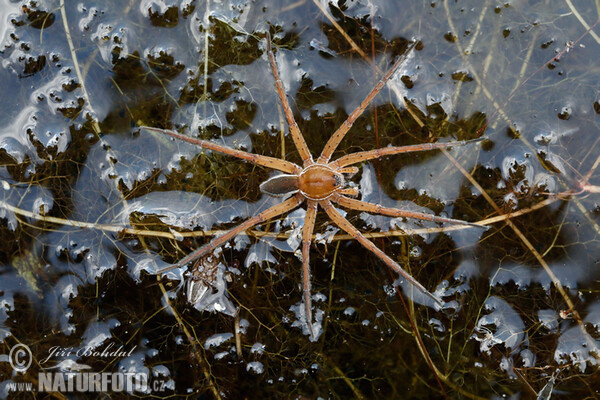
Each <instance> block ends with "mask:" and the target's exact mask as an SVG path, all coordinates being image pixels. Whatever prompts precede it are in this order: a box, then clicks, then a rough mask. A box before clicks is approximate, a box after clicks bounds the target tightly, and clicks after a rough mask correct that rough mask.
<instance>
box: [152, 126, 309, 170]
mask: <svg viewBox="0 0 600 400" xmlns="http://www.w3.org/2000/svg"><path fill="white" fill-rule="evenodd" d="M140 128H142V129H146V130H149V131H152V132H159V133H164V134H167V135H169V136H171V137H174V138H176V139H179V140H183V141H184V142H188V143H191V144H195V145H196V146H199V147H201V148H203V149H209V150H212V151H216V152H218V153H223V154H227V155H228V156H232V157H236V158H241V159H242V160H246V161H248V162H251V163H252V164H256V165H262V166H263V167H268V168H273V169H276V170H278V171H282V172H286V173H288V174H299V173H300V171H302V168H300V167H299V166H298V165H296V164H294V163H291V162H289V161H285V160H281V159H279V158H274V157H269V156H262V155H260V154H252V153H248V152H246V151H242V150H235V149H232V148H229V147H226V146H221V145H219V144H216V143H213V142H209V141H207V140H200V139H194V138H191V137H189V136H185V135H182V134H179V133H177V132H174V131H170V130H167V129H160V128H153V127H150V126H141V127H140Z"/></svg>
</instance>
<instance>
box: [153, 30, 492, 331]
mask: <svg viewBox="0 0 600 400" xmlns="http://www.w3.org/2000/svg"><path fill="white" fill-rule="evenodd" d="M413 48H414V44H413V45H412V46H411V47H410V48H409V49H408V50H407V52H406V53H405V54H409V53H410V52H411V51H412V50H413ZM267 53H268V56H269V62H270V64H271V69H272V71H273V76H274V77H275V87H276V88H277V93H278V95H279V98H280V100H281V103H282V105H283V109H284V112H285V116H286V119H287V122H288V125H289V129H290V134H291V136H292V139H293V141H294V145H295V146H296V149H297V150H298V153H299V155H300V157H301V158H302V166H300V165H297V164H294V163H291V162H289V161H285V160H282V159H278V158H273V157H269V156H263V155H259V154H252V153H248V152H245V151H241V150H236V149H232V148H230V147H226V146H222V145H219V144H216V143H213V142H210V141H206V140H200V139H194V138H190V137H189V136H185V135H181V134H179V133H177V132H173V131H167V130H164V129H158V128H151V127H144V128H145V129H148V130H151V131H156V132H161V133H165V134H168V135H170V136H172V137H174V138H177V139H180V140H184V141H186V142H189V143H193V144H195V145H197V146H200V147H202V148H205V149H209V150H211V151H216V152H219V153H223V154H227V155H229V156H232V157H236V158H239V159H242V160H245V161H247V162H250V163H253V164H256V165H260V166H263V167H268V168H273V169H276V170H278V171H280V172H282V173H283V174H282V175H277V176H274V177H273V178H271V179H269V180H267V181H266V182H264V183H263V184H262V185H260V190H261V191H262V192H263V193H266V194H269V195H271V196H284V195H291V196H290V197H289V198H287V199H286V200H284V201H282V202H281V203H279V204H277V205H275V206H273V207H271V208H269V209H267V210H265V211H262V212H261V213H259V214H258V215H255V216H254V217H252V218H250V219H248V220H246V221H244V222H242V223H241V224H239V225H237V226H236V227H234V228H232V229H230V230H229V231H227V232H226V233H225V234H223V235H221V236H218V237H215V238H213V239H212V240H211V241H210V242H209V243H207V244H205V245H204V246H202V247H200V248H199V249H196V250H195V251H193V252H192V253H190V254H188V255H187V256H186V257H184V258H182V259H181V260H180V261H179V262H178V263H177V264H174V265H171V266H169V267H167V268H164V269H162V270H160V271H158V273H161V274H162V273H164V272H167V271H170V270H172V269H175V268H180V267H184V266H185V265H186V264H188V263H190V262H192V261H194V260H196V259H198V258H199V257H202V256H203V255H205V254H208V253H210V252H212V251H213V250H214V249H216V248H217V247H219V246H221V245H222V244H223V243H226V242H227V241H229V240H231V239H233V238H234V237H235V236H236V235H237V234H239V233H241V232H244V231H245V230H247V229H250V228H252V227H253V226H255V225H258V224H260V223H262V222H264V221H267V220H270V219H272V218H275V217H277V216H279V215H281V214H284V213H287V212H289V211H291V210H293V209H295V208H297V207H298V206H300V205H301V204H303V203H306V217H305V220H304V226H303V228H302V291H303V293H304V305H305V313H306V315H305V317H306V323H307V324H308V328H309V331H310V332H311V337H313V338H314V337H315V336H314V330H313V325H312V307H311V297H310V292H311V284H310V271H309V255H310V244H311V241H312V235H313V230H314V227H315V219H316V214H317V208H318V207H320V208H322V209H323V210H325V212H326V213H327V215H328V216H329V217H330V218H331V220H332V221H333V222H334V223H335V224H336V225H337V226H339V227H340V228H341V229H342V230H343V231H345V232H346V233H348V234H349V235H350V236H352V237H353V238H354V239H356V240H357V241H358V242H360V244H362V245H363V246H364V247H366V248H367V249H368V250H369V251H371V252H372V253H373V254H375V255H376V256H377V257H379V258H380V259H381V260H382V261H383V262H385V263H386V264H387V265H388V266H389V267H390V268H391V269H392V270H393V271H395V272H396V273H398V274H399V275H400V276H402V277H403V278H404V279H406V280H407V281H408V282H410V283H411V284H412V285H413V286H415V287H416V288H417V289H418V290H419V291H421V292H422V293H424V294H425V295H427V296H428V297H430V298H431V299H433V300H434V301H435V302H436V303H437V304H438V305H442V304H443V302H442V300H441V299H440V298H438V297H437V296H435V295H433V294H432V293H430V292H429V291H428V290H427V289H425V287H423V285H421V284H420V283H419V282H418V281H417V280H415V279H414V278H413V277H412V276H411V275H410V274H409V273H408V272H406V271H405V270H404V269H403V268H402V267H401V266H400V265H398V263H397V262H396V261H394V260H393V259H392V258H390V257H389V256H388V255H387V254H385V253H384V252H383V251H382V250H381V249H379V248H378V247H377V246H375V244H373V242H371V241H370V240H369V239H367V238H366V237H365V236H364V235H363V234H362V233H361V232H360V231H359V230H358V229H356V228H355V227H354V226H353V225H352V224H351V223H350V222H349V221H348V220H347V219H346V218H345V217H344V216H343V215H342V214H341V213H340V212H339V211H337V210H336V208H335V207H334V206H333V204H334V203H335V204H337V205H339V206H342V207H345V208H348V209H351V210H357V211H364V212H369V213H373V214H379V215H385V216H389V217H403V218H416V219H421V220H426V221H434V222H440V223H451V224H462V225H471V226H477V227H480V228H481V227H482V226H481V225H477V224H474V223H470V222H465V221H461V220H456V219H452V218H444V217H438V216H435V215H432V214H427V213H419V212H411V211H406V210H401V209H398V208H390V207H384V206H381V205H379V204H373V203H367V202H365V201H361V200H358V199H355V198H353V197H356V196H357V195H358V189H357V188H355V187H345V180H344V174H353V173H356V172H357V171H358V168H357V167H355V166H353V165H354V164H358V163H361V162H364V161H369V160H374V159H377V158H380V157H383V156H390V155H394V154H400V153H407V152H413V151H424V150H433V149H444V148H448V147H452V146H457V145H462V144H465V143H472V142H473V141H468V142H461V143H425V144H416V145H410V146H402V147H394V146H390V147H385V148H381V149H375V150H367V151H359V152H356V153H351V154H348V155H346V156H343V157H340V158H338V159H336V160H333V161H330V159H331V156H332V155H333V153H334V152H335V150H336V149H337V147H338V145H339V144H340V142H341V141H342V139H343V138H344V136H345V135H346V133H348V131H349V130H350V128H351V127H352V125H353V124H354V122H355V121H356V119H357V118H358V117H359V116H360V115H361V114H362V113H363V112H364V111H365V109H366V108H367V106H368V105H369V104H370V103H371V101H372V100H373V99H374V98H375V96H376V95H377V93H379V92H380V91H381V89H383V87H384V86H385V84H386V83H387V81H388V80H389V79H390V78H391V77H392V75H393V74H394V72H395V71H396V70H397V69H398V67H399V66H400V65H401V64H402V62H403V61H404V59H405V57H400V59H399V60H398V61H396V63H395V64H394V66H393V67H392V68H391V69H390V70H389V71H388V72H387V73H386V74H385V75H384V77H383V78H381V80H380V81H379V82H378V83H377V85H375V87H374V88H373V89H372V90H371V92H370V93H369V94H368V96H367V97H366V98H365V100H363V102H362V103H361V104H360V105H359V106H358V108H356V110H354V111H353V112H352V113H351V114H350V116H348V119H346V121H344V123H343V124H342V125H341V126H340V128H338V130H336V131H335V132H334V133H333V135H331V137H330V138H329V140H328V141H327V143H326V144H325V147H324V149H323V151H322V152H321V154H320V156H319V157H318V159H317V160H316V161H314V160H313V158H312V155H311V154H310V151H309V150H308V146H307V145H306V142H305V140H304V137H303V136H302V133H301V132H300V129H299V128H298V125H297V124H296V121H295V120H294V116H293V113H292V110H291V108H290V105H289V103H288V101H287V98H286V94H285V90H284V89H283V84H282V82H281V79H280V78H279V73H278V70H277V64H276V63H275V57H274V55H273V51H272V49H271V38H270V37H269V35H268V34H267ZM475 141H477V139H476V140H475Z"/></svg>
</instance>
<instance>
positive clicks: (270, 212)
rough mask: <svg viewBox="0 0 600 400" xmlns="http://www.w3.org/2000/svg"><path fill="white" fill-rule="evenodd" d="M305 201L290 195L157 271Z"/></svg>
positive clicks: (186, 260) (184, 261) (196, 255)
mask: <svg viewBox="0 0 600 400" xmlns="http://www.w3.org/2000/svg"><path fill="white" fill-rule="evenodd" d="M303 201H304V198H303V197H302V196H300V195H296V196H293V197H290V198H289V199H287V200H285V201H284V202H282V203H279V204H276V205H274V206H273V207H270V208H268V209H266V210H265V211H263V212H261V213H259V214H258V215H256V216H254V217H252V218H250V219H248V220H246V221H244V222H242V223H241V224H239V225H238V226H236V227H234V228H231V229H230V230H228V231H227V232H225V233H224V234H223V235H221V236H219V237H216V238H214V239H213V240H211V241H210V242H208V243H207V244H205V245H204V246H202V247H200V248H198V249H196V250H194V251H193V252H191V253H190V254H188V255H187V256H185V257H184V258H182V259H181V260H179V262H177V264H173V265H170V266H168V267H166V268H163V269H161V270H159V271H157V273H159V274H164V273H165V272H168V271H171V270H173V269H176V268H181V267H183V266H184V265H185V264H187V263H189V262H192V261H194V260H196V259H198V258H200V257H202V256H203V255H205V254H206V253H209V252H211V251H213V250H214V249H216V248H217V247H219V246H221V245H222V244H223V243H225V242H228V241H229V240H231V239H233V238H234V237H235V236H236V235H237V234H238V233H240V232H243V231H245V230H247V229H250V228H252V227H253V226H254V225H258V224H260V223H262V222H264V221H267V220H269V219H271V218H275V217H277V216H278V215H281V214H283V213H286V212H288V211H291V210H293V209H294V208H296V207H298V206H299V205H300V204H302V202H303Z"/></svg>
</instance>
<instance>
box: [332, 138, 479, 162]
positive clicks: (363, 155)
mask: <svg viewBox="0 0 600 400" xmlns="http://www.w3.org/2000/svg"><path fill="white" fill-rule="evenodd" d="M483 140H484V138H478V139H473V140H466V141H463V142H450V143H423V144H413V145H409V146H390V147H383V148H381V149H375V150H367V151H359V152H356V153H352V154H348V155H347V156H343V157H340V158H338V159H337V160H335V161H333V162H332V163H330V166H331V167H333V168H334V169H335V168H343V167H346V166H348V165H352V164H356V163H359V162H362V161H368V160H373V159H375V158H380V157H383V156H391V155H394V154H402V153H411V152H415V151H428V150H435V149H447V148H449V147H456V146H465V145H467V144H471V143H477V142H481V141H483Z"/></svg>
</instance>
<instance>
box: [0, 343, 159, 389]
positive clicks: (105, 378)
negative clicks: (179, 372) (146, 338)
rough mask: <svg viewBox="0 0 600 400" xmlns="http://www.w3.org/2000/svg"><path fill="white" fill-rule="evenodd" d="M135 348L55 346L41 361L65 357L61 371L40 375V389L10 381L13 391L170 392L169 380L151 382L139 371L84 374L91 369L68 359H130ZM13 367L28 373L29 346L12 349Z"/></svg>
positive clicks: (30, 359) (10, 358)
mask: <svg viewBox="0 0 600 400" xmlns="http://www.w3.org/2000/svg"><path fill="white" fill-rule="evenodd" d="M133 350H135V347H134V348H133V349H132V350H130V351H128V352H126V351H124V350H123V347H122V346H120V347H117V348H115V346H114V345H112V344H109V345H108V346H106V347H105V348H104V349H103V350H97V349H94V348H92V347H83V348H81V349H77V350H76V349H73V348H62V347H58V346H56V347H52V348H51V349H50V355H49V356H48V357H45V358H44V359H43V360H42V361H40V362H39V364H40V365H42V364H44V363H46V362H48V361H49V360H50V359H52V358H53V357H61V358H63V361H61V362H60V363H58V365H56V366H54V367H49V368H46V370H47V369H54V368H57V369H59V370H60V372H39V373H38V376H37V382H38V384H37V388H34V385H33V384H32V383H31V382H16V381H13V382H9V383H8V384H7V387H8V390H9V391H13V392H14V391H19V392H23V391H26V392H33V391H36V389H37V391H38V392H127V393H134V392H137V393H145V394H149V393H151V392H164V391H165V390H166V389H167V386H166V383H167V382H166V381H163V380H158V379H154V380H152V382H150V381H149V377H148V374H147V373H138V372H90V371H86V372H82V370H88V369H91V367H90V366H88V365H85V364H79V363H77V362H75V361H74V360H73V359H69V358H64V357H69V356H76V357H83V356H92V357H99V358H103V357H111V358H114V357H119V356H120V357H128V356H131V354H132V353H133ZM8 361H9V363H10V365H11V367H12V368H13V369H14V370H15V371H16V372H18V373H21V374H24V373H26V372H27V370H28V369H29V368H30V367H31V364H32V361H33V355H32V353H31V350H30V349H29V346H27V345H25V344H22V343H19V344H17V345H15V346H13V347H12V348H11V349H10V353H9V359H8Z"/></svg>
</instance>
